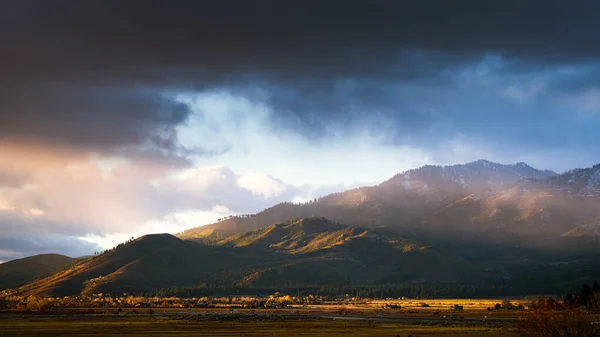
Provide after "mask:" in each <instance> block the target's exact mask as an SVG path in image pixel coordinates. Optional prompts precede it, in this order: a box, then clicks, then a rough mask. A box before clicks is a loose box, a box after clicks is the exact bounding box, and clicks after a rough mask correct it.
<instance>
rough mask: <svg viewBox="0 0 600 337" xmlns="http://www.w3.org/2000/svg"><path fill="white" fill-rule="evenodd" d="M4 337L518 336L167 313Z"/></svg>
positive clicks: (1, 330) (41, 324) (1, 324)
mask: <svg viewBox="0 0 600 337" xmlns="http://www.w3.org/2000/svg"><path fill="white" fill-rule="evenodd" d="M0 335H2V336H181V337H184V336H247V337H250V336H256V337H258V336H261V337H279V336H281V337H289V336H315V337H317V336H357V337H368V336H390V337H394V336H397V335H399V336H403V337H406V336H409V335H413V336H420V337H424V336H445V337H452V336H471V337H484V336H490V337H491V336H498V337H513V336H514V337H516V336H518V335H517V334H516V333H515V332H512V331H511V330H507V329H504V328H490V327H484V326H468V327H467V326H435V325H434V326H426V325H411V324H393V323H375V322H365V321H362V322H359V321H342V320H316V321H282V322H239V321H234V322H218V321H202V322H194V321H188V320H171V319H165V318H164V317H124V316H123V317H96V318H59V319H56V318H19V319H16V318H4V319H0Z"/></svg>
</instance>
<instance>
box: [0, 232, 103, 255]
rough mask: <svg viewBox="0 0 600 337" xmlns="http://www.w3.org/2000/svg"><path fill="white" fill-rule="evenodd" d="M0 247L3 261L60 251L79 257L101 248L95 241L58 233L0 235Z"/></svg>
mask: <svg viewBox="0 0 600 337" xmlns="http://www.w3.org/2000/svg"><path fill="white" fill-rule="evenodd" d="M0 247H2V249H0V260H2V261H10V260H14V259H20V258H23V257H26V256H31V255H37V254H47V253H60V254H63V255H66V256H70V257H79V256H84V255H91V254H92V253H93V252H94V251H98V250H100V247H99V246H97V245H95V244H93V243H88V242H85V241H82V240H79V239H77V238H74V237H65V236H57V235H50V236H43V237H42V236H35V237H23V236H19V235H13V236H0Z"/></svg>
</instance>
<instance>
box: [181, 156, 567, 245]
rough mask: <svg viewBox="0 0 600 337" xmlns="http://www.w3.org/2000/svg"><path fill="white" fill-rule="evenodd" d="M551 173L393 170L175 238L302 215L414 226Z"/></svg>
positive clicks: (484, 164) (481, 168) (479, 164)
mask: <svg viewBox="0 0 600 337" xmlns="http://www.w3.org/2000/svg"><path fill="white" fill-rule="evenodd" d="M555 175H556V173H554V172H551V171H543V170H537V169H534V168H532V167H531V166H528V165H527V164H525V163H517V164H514V165H502V164H496V163H491V162H489V161H485V160H479V161H476V162H472V163H468V164H464V165H454V166H443V167H442V166H424V167H421V168H419V169H415V170H410V171H407V172H404V173H401V174H398V175H396V176H394V177H392V178H391V179H389V180H387V181H385V182H383V183H382V184H380V185H377V186H372V187H362V188H357V189H353V190H349V191H345V192H341V193H335V194H331V195H328V196H325V197H322V198H319V199H318V200H317V201H316V202H310V203H305V204H292V203H281V204H278V205H275V206H273V207H271V208H268V209H265V210H264V211H262V212H259V213H257V214H255V215H252V216H250V217H232V218H229V219H226V220H223V221H220V222H218V223H215V224H211V225H207V226H203V227H197V228H194V229H190V230H187V231H185V232H183V233H181V234H180V235H179V237H180V238H182V239H201V238H206V237H208V238H224V237H228V236H231V235H236V234H239V233H243V232H246V231H250V230H254V229H258V228H262V227H265V226H268V225H270V224H273V223H283V222H285V221H288V220H290V219H295V218H303V217H325V218H328V219H331V220H333V221H338V222H341V223H345V224H350V225H360V226H367V227H376V226H389V227H418V226H420V224H421V223H422V222H423V221H424V220H425V219H426V218H427V217H429V216H431V215H432V214H434V213H436V212H439V211H440V210H441V209H443V208H444V207H448V206H449V205H452V204H453V203H456V202H457V201H458V200H461V199H462V198H465V197H467V196H469V195H482V196H486V195H488V194H490V193H494V192H495V191H503V190H510V188H511V187H512V186H514V185H515V184H517V183H520V182H523V181H526V180H535V181H544V180H543V179H547V178H550V177H553V176H555ZM476 215H477V214H476V213H475V212H472V214H466V215H465V216H466V218H460V219H459V220H458V221H457V222H454V223H450V224H448V227H457V228H458V229H461V228H462V227H463V225H467V227H469V225H468V222H469V221H468V220H467V219H470V218H471V217H474V216H476ZM561 234H562V233H561Z"/></svg>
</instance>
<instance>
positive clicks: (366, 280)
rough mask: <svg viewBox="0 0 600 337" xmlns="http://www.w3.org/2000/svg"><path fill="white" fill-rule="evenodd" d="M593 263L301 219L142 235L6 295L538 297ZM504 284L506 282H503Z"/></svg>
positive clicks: (592, 268)
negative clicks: (198, 234) (440, 288)
mask: <svg viewBox="0 0 600 337" xmlns="http://www.w3.org/2000/svg"><path fill="white" fill-rule="evenodd" d="M561 239H564V240H569V239H570V238H561ZM596 247H597V245H596ZM599 261H600V252H599V251H598V249H596V250H588V251H587V252H586V253H585V254H582V253H581V252H578V251H574V252H571V251H568V252H560V254H556V253H549V252H544V251H539V250H536V249H533V248H530V247H522V246H519V245H518V244H515V243H511V244H506V243H494V244H486V243H479V242H473V241H469V240H466V239H462V240H461V239H457V240H453V241H444V240H440V239H437V238H435V237H428V236H426V235H424V234H423V233H422V232H419V231H418V230H413V229H408V228H389V227H378V228H368V227H360V226H347V225H343V224H340V223H337V222H333V221H330V220H328V219H325V218H304V219H296V220H291V221H287V222H285V223H280V224H272V225H270V226H267V227H265V228H261V229H257V230H254V231H249V232H246V233H241V234H238V235H235V236H232V237H229V238H224V239H213V240H206V239H205V240H203V241H202V242H196V241H189V240H181V239H178V238H176V237H174V236H171V235H168V234H160V235H147V236H144V237H141V238H139V239H137V240H133V241H130V242H127V243H125V244H122V245H119V246H118V247H117V248H116V249H113V250H111V251H108V252H106V253H103V254H101V255H98V256H94V257H92V258H90V259H87V260H84V261H80V262H79V263H77V264H75V265H73V266H71V267H70V268H66V269H64V270H61V271H59V272H57V273H55V274H53V275H50V276H48V277H45V278H43V279H39V280H37V281H34V282H32V283H29V284H26V285H24V286H22V287H20V288H18V289H15V290H14V291H12V292H11V293H12V294H19V295H51V296H66V295H77V294H83V295H89V294H93V293H112V294H121V293H123V292H126V293H149V292H153V291H155V290H157V289H174V288H178V287H194V286H198V285H204V286H210V287H215V286H218V287H221V289H224V288H228V287H229V288H233V289H282V288H286V287H287V288H295V287H306V286H313V287H314V286H318V287H321V286H334V287H335V286H337V287H341V286H356V287H370V286H373V285H385V284H388V285H389V284H405V285H406V284H413V285H414V284H446V285H453V284H454V285H461V284H462V285H465V286H468V287H473V286H477V287H483V286H487V287H492V288H497V287H505V288H506V289H513V290H512V291H514V292H520V293H521V294H523V293H526V292H531V291H539V288H534V287H533V286H535V285H539V284H543V286H544V287H545V288H544V289H563V288H564V287H565V286H568V285H569V284H570V283H569V282H576V283H577V284H580V283H581V282H580V281H581V280H584V279H585V278H586V277H597V276H600V275H599V270H598V268H596V267H597V265H598V262H599ZM507 277H512V279H511V280H510V282H508V281H507ZM532 280H534V281H535V282H534V281H532ZM532 282H533V283H532ZM277 291H279V290H277Z"/></svg>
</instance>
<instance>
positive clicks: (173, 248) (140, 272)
mask: <svg viewBox="0 0 600 337" xmlns="http://www.w3.org/2000/svg"><path fill="white" fill-rule="evenodd" d="M248 258H249V256H242V255H236V254H233V253H232V252H228V251H223V250H222V249H215V248H212V247H207V246H204V245H200V244H196V243H193V242H189V241H183V240H180V239H178V238H176V237H174V236H172V235H169V234H154V235H146V236H143V237H141V238H139V239H137V240H133V241H131V242H128V243H126V244H122V245H120V247H119V248H116V249H113V250H110V251H108V252H105V253H103V254H101V255H99V256H95V257H93V258H91V259H87V260H85V261H81V262H80V263H78V264H76V265H74V266H72V267H71V268H68V269H65V270H62V271H60V272H58V273H55V274H53V275H51V276H49V277H46V278H43V279H40V280H37V281H35V282H32V283H29V284H27V285H25V286H23V287H21V288H19V293H23V294H35V295H37V294H46V295H56V296H64V295H73V294H79V293H82V294H89V293H96V292H118V293H122V292H130V291H147V290H151V289H157V288H163V287H170V286H177V285H181V284H190V283H193V282H195V281H198V280H210V279H211V275H213V274H215V273H216V271H218V270H220V269H221V268H222V267H223V266H228V267H231V268H236V267H238V266H241V265H243V264H244V263H245V262H246V261H247V260H248Z"/></svg>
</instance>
